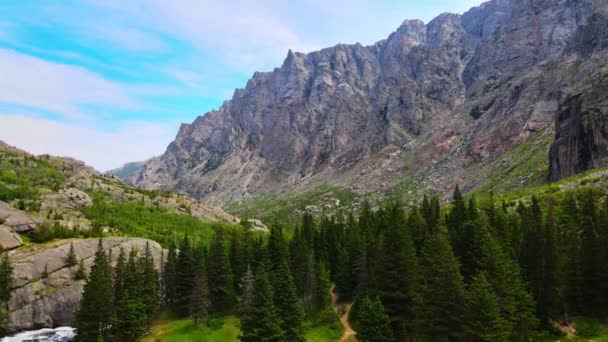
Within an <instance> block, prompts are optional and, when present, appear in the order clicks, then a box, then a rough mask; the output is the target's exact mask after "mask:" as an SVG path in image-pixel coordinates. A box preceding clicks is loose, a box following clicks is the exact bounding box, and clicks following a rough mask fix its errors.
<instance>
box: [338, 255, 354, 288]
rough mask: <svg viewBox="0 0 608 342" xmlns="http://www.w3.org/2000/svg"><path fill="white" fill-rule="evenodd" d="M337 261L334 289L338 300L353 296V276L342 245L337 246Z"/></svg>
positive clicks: (348, 259)
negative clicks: (338, 297)
mask: <svg viewBox="0 0 608 342" xmlns="http://www.w3.org/2000/svg"><path fill="white" fill-rule="evenodd" d="M337 261H338V267H337V275H336V280H335V282H336V291H337V292H338V295H339V296H340V300H349V299H351V298H352V296H353V280H352V279H353V278H352V273H351V272H352V269H351V262H350V257H349V255H348V253H347V251H346V249H344V247H339V249H338V260H337Z"/></svg>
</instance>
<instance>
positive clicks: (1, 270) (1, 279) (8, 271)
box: [0, 252, 13, 303]
mask: <svg viewBox="0 0 608 342" xmlns="http://www.w3.org/2000/svg"><path fill="white" fill-rule="evenodd" d="M12 284H13V266H12V265H11V261H10V259H9V257H8V253H6V252H5V253H2V261H1V262H0V302H2V303H6V302H8V300H9V299H10V297H11V288H12Z"/></svg>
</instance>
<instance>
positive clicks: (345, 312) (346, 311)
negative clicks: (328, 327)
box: [329, 285, 356, 342]
mask: <svg viewBox="0 0 608 342" xmlns="http://www.w3.org/2000/svg"><path fill="white" fill-rule="evenodd" d="M335 287H336V286H335V285H332V287H331V289H329V293H330V294H331V306H332V307H333V308H334V311H335V312H336V314H337V315H338V316H339V317H340V322H341V323H342V326H343V327H344V333H342V337H340V342H346V341H349V342H350V341H356V339H355V334H356V332H355V331H354V330H353V328H352V327H351V326H350V323H349V322H348V316H349V315H350V309H351V308H352V306H353V303H352V302H345V303H338V295H337V294H336V292H335V291H334V289H335Z"/></svg>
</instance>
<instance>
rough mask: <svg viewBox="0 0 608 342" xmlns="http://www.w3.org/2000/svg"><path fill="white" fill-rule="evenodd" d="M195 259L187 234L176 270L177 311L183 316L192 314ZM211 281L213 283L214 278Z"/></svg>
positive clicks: (175, 300)
mask: <svg viewBox="0 0 608 342" xmlns="http://www.w3.org/2000/svg"><path fill="white" fill-rule="evenodd" d="M167 271H168V270H167ZM195 272H196V271H195V261H194V256H193V255H192V248H191V247H190V239H189V238H188V235H187V234H186V235H185V236H184V239H183V240H182V243H181V244H180V247H179V254H178V256H177V263H176V271H175V299H174V301H173V305H174V308H175V313H176V314H177V315H179V316H181V317H186V316H188V315H189V314H190V296H191V294H192V288H193V287H194V275H195V274H196V273H195ZM209 281H210V282H211V283H212V284H213V282H212V280H211V279H209Z"/></svg>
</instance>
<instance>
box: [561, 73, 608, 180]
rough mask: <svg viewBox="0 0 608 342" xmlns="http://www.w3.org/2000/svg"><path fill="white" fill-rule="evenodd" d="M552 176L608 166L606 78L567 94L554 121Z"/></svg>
mask: <svg viewBox="0 0 608 342" xmlns="http://www.w3.org/2000/svg"><path fill="white" fill-rule="evenodd" d="M555 127H556V138H555V142H554V143H553V145H552V146H551V152H550V157H551V178H552V179H554V180H559V179H562V178H566V177H569V176H572V175H575V174H577V173H579V172H581V171H585V170H588V169H592V168H596V167H600V166H605V165H608V77H606V76H605V75H604V76H603V77H601V78H600V79H599V80H593V81H590V82H589V84H588V86H587V87H586V89H581V90H580V92H579V93H577V94H574V95H572V96H570V97H568V98H567V99H566V100H565V102H564V104H563V105H562V107H561V108H560V111H559V114H558V115H557V117H556V121H555Z"/></svg>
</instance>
